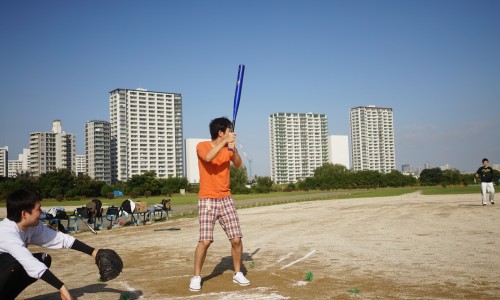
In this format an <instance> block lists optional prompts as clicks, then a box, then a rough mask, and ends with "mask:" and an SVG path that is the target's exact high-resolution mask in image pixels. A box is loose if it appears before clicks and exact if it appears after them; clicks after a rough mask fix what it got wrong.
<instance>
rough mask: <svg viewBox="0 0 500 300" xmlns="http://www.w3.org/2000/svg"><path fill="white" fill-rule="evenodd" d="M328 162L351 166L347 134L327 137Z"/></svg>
mask: <svg viewBox="0 0 500 300" xmlns="http://www.w3.org/2000/svg"><path fill="white" fill-rule="evenodd" d="M328 162H329V163H332V164H338V165H343V166H345V167H346V168H347V169H350V168H351V162H350V160H349V137H348V136H347V135H330V136H329V137H328Z"/></svg>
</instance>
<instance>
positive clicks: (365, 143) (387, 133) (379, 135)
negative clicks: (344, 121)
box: [350, 105, 396, 173]
mask: <svg viewBox="0 0 500 300" xmlns="http://www.w3.org/2000/svg"><path fill="white" fill-rule="evenodd" d="M350 125H351V159H352V169H353V170H354V171H359V170H373V171H379V172H381V173H389V172H391V171H392V170H395V169H396V159H395V157H396V155H395V148H394V121H393V112H392V108H384V107H377V106H373V105H369V106H358V107H354V108H351V110H350Z"/></svg>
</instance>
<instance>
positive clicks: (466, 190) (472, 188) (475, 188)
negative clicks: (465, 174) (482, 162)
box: [420, 184, 481, 195]
mask: <svg viewBox="0 0 500 300" xmlns="http://www.w3.org/2000/svg"><path fill="white" fill-rule="evenodd" d="M420 189H421V190H422V194H423V195H456V194H477V193H481V186H480V185H478V184H475V185H468V186H459V185H455V186H451V185H449V186H446V187H442V186H440V185H439V186H424V187H421V188H420Z"/></svg>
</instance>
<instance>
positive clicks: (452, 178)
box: [443, 169, 462, 185]
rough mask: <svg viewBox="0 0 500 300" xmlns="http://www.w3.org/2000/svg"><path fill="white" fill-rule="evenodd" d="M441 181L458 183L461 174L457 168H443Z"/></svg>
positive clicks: (460, 180) (452, 183) (460, 179)
mask: <svg viewBox="0 0 500 300" xmlns="http://www.w3.org/2000/svg"><path fill="white" fill-rule="evenodd" d="M443 182H444V183H446V184H451V185H459V184H460V183H461V182H462V174H461V173H460V171H459V170H457V169H448V170H444V171H443Z"/></svg>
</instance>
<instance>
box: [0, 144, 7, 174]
mask: <svg viewBox="0 0 500 300" xmlns="http://www.w3.org/2000/svg"><path fill="white" fill-rule="evenodd" d="M8 176H9V147H7V146H5V147H0V177H8Z"/></svg>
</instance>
